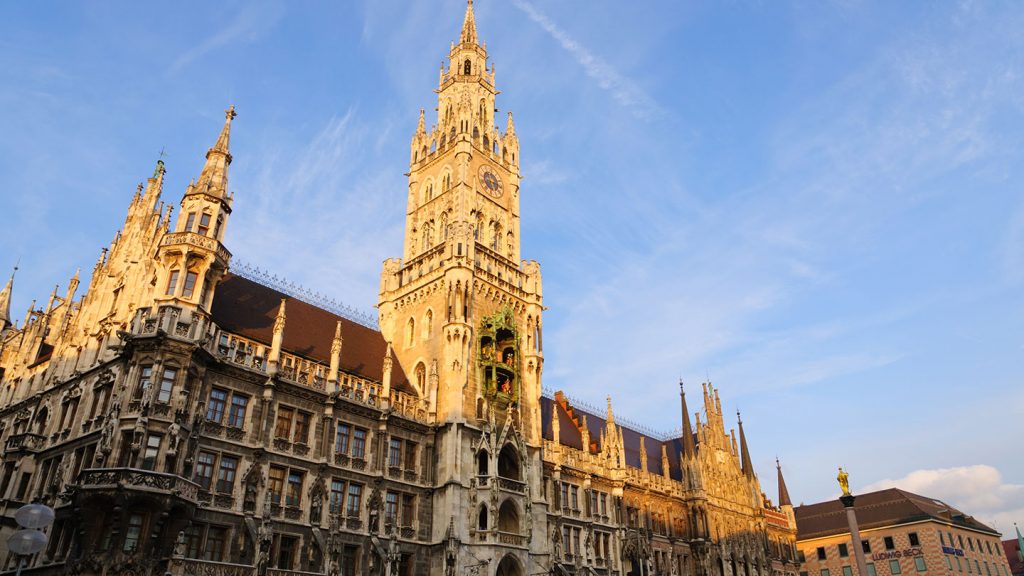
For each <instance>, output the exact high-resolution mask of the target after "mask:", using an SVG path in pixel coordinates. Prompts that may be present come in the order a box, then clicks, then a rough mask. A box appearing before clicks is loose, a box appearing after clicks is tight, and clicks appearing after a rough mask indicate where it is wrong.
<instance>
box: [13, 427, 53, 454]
mask: <svg viewBox="0 0 1024 576" xmlns="http://www.w3.org/2000/svg"><path fill="white" fill-rule="evenodd" d="M45 447H46V436H43V435H42V434H33V433H32V432H23V433H21V434H12V435H11V436H10V438H8V439H7V451H8V452H14V451H18V450H24V451H26V452H38V451H40V450H42V449H43V448H45Z"/></svg>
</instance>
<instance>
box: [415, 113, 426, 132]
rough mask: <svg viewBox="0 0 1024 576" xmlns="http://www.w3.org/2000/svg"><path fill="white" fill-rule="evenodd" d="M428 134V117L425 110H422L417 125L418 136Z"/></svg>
mask: <svg viewBox="0 0 1024 576" xmlns="http://www.w3.org/2000/svg"><path fill="white" fill-rule="evenodd" d="M426 133H427V117H426V112H425V111H424V110H423V108H420V120H419V122H418V123H417V124H416V135H417V136H424V135H426Z"/></svg>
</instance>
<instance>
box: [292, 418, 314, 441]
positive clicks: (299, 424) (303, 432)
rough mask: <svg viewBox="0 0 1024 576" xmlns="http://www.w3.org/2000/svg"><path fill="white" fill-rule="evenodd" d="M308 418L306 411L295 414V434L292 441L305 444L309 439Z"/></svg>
mask: <svg viewBox="0 0 1024 576" xmlns="http://www.w3.org/2000/svg"><path fill="white" fill-rule="evenodd" d="M309 419H310V414H309V413H308V412H298V413H297V414H295V436H293V437H292V442H296V443H299V444H305V443H306V442H307V441H308V440H309Z"/></svg>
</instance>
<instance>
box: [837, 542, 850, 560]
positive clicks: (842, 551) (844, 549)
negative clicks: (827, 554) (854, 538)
mask: <svg viewBox="0 0 1024 576" xmlns="http://www.w3.org/2000/svg"><path fill="white" fill-rule="evenodd" d="M839 557H840V558H849V557H850V548H849V546H847V545H846V543H845V542H843V543H840V544H839Z"/></svg>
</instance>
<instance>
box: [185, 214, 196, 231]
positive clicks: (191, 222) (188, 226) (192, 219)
mask: <svg viewBox="0 0 1024 576" xmlns="http://www.w3.org/2000/svg"><path fill="white" fill-rule="evenodd" d="M195 223H196V213H195V212H189V213H188V218H187V219H186V220H185V232H191V231H192V227H193V226H195Z"/></svg>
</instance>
